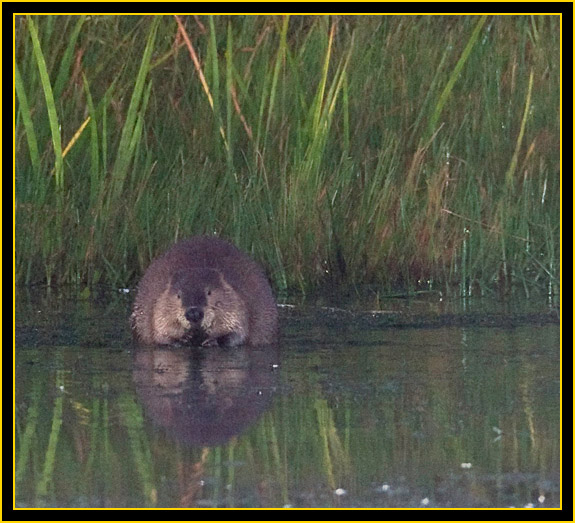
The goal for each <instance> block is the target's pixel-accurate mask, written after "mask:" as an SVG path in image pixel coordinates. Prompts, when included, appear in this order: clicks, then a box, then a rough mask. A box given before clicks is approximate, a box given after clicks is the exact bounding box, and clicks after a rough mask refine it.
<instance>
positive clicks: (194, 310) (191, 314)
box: [186, 307, 204, 323]
mask: <svg viewBox="0 0 575 523" xmlns="http://www.w3.org/2000/svg"><path fill="white" fill-rule="evenodd" d="M203 318H204V311H203V309H202V308H201V307H188V308H187V310H186V320H188V321H189V322H190V323H199V322H200V321H202V319H203Z"/></svg>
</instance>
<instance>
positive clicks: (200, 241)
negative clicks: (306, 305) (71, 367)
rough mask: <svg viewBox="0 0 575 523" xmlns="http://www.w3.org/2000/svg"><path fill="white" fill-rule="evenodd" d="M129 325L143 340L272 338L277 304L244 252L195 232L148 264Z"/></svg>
mask: <svg viewBox="0 0 575 523" xmlns="http://www.w3.org/2000/svg"><path fill="white" fill-rule="evenodd" d="M132 328H133V331H134V335H135V336H136V338H137V339H138V340H140V341H141V342H143V343H146V344H161V345H169V344H182V343H183V344H186V343H191V344H202V345H216V344H218V345H229V346H235V345H242V344H246V345H264V344H271V343H275V342H276V341H277V332H278V318H277V307H276V303H275V300H274V297H273V294H272V291H271V288H270V286H269V283H268V281H267V279H266V277H265V274H264V272H263V271H262V269H261V268H260V266H259V265H258V264H257V263H256V262H254V261H253V260H252V259H251V258H250V257H249V256H248V255H246V254H244V253H243V252H241V251H240V250H239V249H237V248H236V247H235V246H234V245H232V244H231V243H229V242H227V241H225V240H221V239H218V238H215V237H208V236H195V237H192V238H189V239H188V240H184V241H181V242H179V243H177V244H176V245H174V246H173V247H171V248H170V249H169V250H168V251H167V252H166V253H165V254H164V255H162V256H160V257H159V258H156V259H155V260H154V261H153V262H152V263H151V265H150V266H149V267H148V270H147V271H146V273H145V274H144V276H143V278H142V280H141V281H140V284H139V285H138V292H137V295H136V300H135V302H134V309H133V313H132Z"/></svg>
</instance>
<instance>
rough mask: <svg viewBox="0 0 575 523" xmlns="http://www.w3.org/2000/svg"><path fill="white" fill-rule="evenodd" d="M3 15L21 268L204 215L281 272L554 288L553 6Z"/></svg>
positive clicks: (119, 268)
mask: <svg viewBox="0 0 575 523" xmlns="http://www.w3.org/2000/svg"><path fill="white" fill-rule="evenodd" d="M15 24H16V69H15V84H16V113H15V141H16V159H15V162H16V179H15V183H16V277H17V282H19V283H24V284H31V283H38V282H44V283H48V284H51V285H58V284H65V283H78V284H82V285H93V284H96V283H107V284H114V285H130V284H133V283H134V282H135V281H136V280H137V278H138V277H139V275H141V273H142V271H143V270H144V269H145V267H146V266H147V264H148V263H149V262H150V260H151V259H152V258H153V257H154V256H155V255H157V254H158V253H159V252H161V251H162V250H163V249H165V248H166V247H168V246H169V245H170V244H171V243H173V242H174V241H176V240H178V239H179V238H182V237H185V236H188V235H191V234H199V233H207V234H213V233H216V234H219V235H222V236H225V237H228V238H230V239H231V240H233V241H234V242H236V243H237V244H238V245H239V246H240V247H241V248H243V249H245V250H247V251H248V252H251V253H252V254H253V256H254V257H256V258H257V259H258V260H260V261H261V262H262V263H263V264H264V266H265V267H266V269H267V270H268V273H269V274H270V277H271V278H272V280H273V282H274V284H275V286H276V289H278V290H293V289H303V290H309V289H311V288H314V287H318V286H321V285H324V284H329V285H332V284H333V283H342V284H348V283H352V284H361V283H375V284H380V285H383V286H384V287H386V288H388V289H391V288H402V289H405V290H416V289H430V288H431V289H437V290H442V291H446V292H450V293H456V294H461V295H470V294H476V293H484V292H490V291H491V290H494V289H495V290H504V291H508V290H510V289H511V288H514V287H515V286H518V287H520V288H521V289H524V290H525V291H526V292H527V293H530V292H532V291H534V290H543V291H545V292H557V290H558V286H559V270H560V264H559V260H560V219H559V215H560V171H559V168H560V167H559V38H560V34H559V33H560V32H559V19H558V17H550V16H531V17H530V16H525V17H519V16H499V17H487V18H485V17H456V16H438V17H430V16H421V17H417V16H413V17H410V16H387V17H378V16H370V17H353V16H330V17H312V16H303V17H302V16H293V17H291V18H289V17H271V16H255V17H249V16H235V17H234V16H216V17H207V16H200V17H197V18H194V17H190V16H188V17H181V18H180V24H179V23H178V21H177V20H176V19H175V18H173V17H146V16H141V17H140V16H91V17H85V16H83V17H75V16H32V17H26V18H21V17H19V18H18V19H17V20H16V21H15ZM193 57H194V58H193ZM83 126H84V127H83ZM79 130H81V132H78V131H79Z"/></svg>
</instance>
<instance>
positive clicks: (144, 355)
mask: <svg viewBox="0 0 575 523" xmlns="http://www.w3.org/2000/svg"><path fill="white" fill-rule="evenodd" d="M277 358H278V354H277V351H276V350H275V349H274V350H269V349H266V350H258V349H253V348H250V347H241V348H237V349H234V350H229V349H226V348H218V347H214V348H213V349H212V350H209V351H205V352H202V353H201V354H196V353H190V351H187V350H185V349H173V348H172V349H162V348H156V349H140V350H137V351H135V352H134V360H135V361H134V363H135V364H134V382H135V383H136V388H137V391H138V396H139V397H140V399H141V401H142V404H143V406H144V409H145V411H146V415H147V417H148V418H150V419H151V420H152V421H153V422H154V423H155V424H156V425H159V426H161V427H163V428H164V429H166V431H167V433H168V434H169V435H170V436H172V437H173V438H175V439H177V440H179V441H182V442H184V443H187V444H190V445H201V446H212V445H221V444H223V443H225V442H226V441H228V440H229V439H230V438H231V437H232V436H235V435H237V434H239V433H240V432H242V431H243V430H244V429H245V428H247V427H248V426H249V425H251V424H252V423H254V422H255V421H256V419H257V418H258V417H259V416H260V415H261V414H262V413H263V412H264V411H265V410H266V409H267V408H268V407H269V405H270V403H271V398H272V394H273V392H274V390H275V387H276V384H277V380H278V372H277V371H275V370H274V365H276V364H277Z"/></svg>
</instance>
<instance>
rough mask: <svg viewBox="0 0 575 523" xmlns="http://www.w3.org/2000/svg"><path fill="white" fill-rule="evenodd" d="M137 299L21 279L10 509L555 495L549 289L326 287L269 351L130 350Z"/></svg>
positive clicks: (556, 331) (388, 503) (412, 502)
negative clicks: (452, 296) (81, 293)
mask: <svg viewBox="0 0 575 523" xmlns="http://www.w3.org/2000/svg"><path fill="white" fill-rule="evenodd" d="M129 301H130V300H129V298H127V297H118V296H115V295H114V296H111V295H110V294H107V293H104V294H103V295H102V296H101V297H97V298H95V299H92V300H89V301H80V300H77V299H66V298H64V297H45V296H44V297H40V296H38V295H37V294H26V293H24V292H21V293H18V295H17V307H16V400H15V405H16V467H15V470H16V479H15V485H16V506H18V507H41V506H48V507H509V506H515V507H525V506H528V507H531V506H533V507H543V508H549V507H557V506H559V503H560V498H559V495H560V477H559V468H560V443H559V432H560V411H559V400H560V396H559V394H560V381H559V377H560V375H559V364H560V350H559V345H560V343H559V335H560V328H559V325H558V323H557V321H558V319H557V314H556V312H555V311H554V310H553V308H552V307H550V306H549V305H548V304H546V303H544V302H538V303H534V302H533V300H532V301H531V302H529V303H527V302H526V303H519V302H517V301H514V302H513V303H512V305H510V304H509V303H504V304H502V303H495V302H485V301H483V302H466V303H461V302H460V301H453V302H439V301H438V300H437V299H436V298H431V299H429V300H421V301H410V302H407V301H406V300H390V301H388V302H385V303H379V302H378V304H377V305H376V306H375V305H374V304H373V303H371V302H369V303H368V301H366V300H363V301H362V300H359V301H357V302H356V303H349V302H347V303H336V302H335V300H333V299H330V298H325V299H323V300H315V302H314V304H313V305H309V304H308V305H306V306H296V307H282V308H281V324H282V331H283V332H282V342H281V346H280V348H279V350H277V351H275V350H271V349H267V350H262V349H247V348H235V349H214V348H205V349H190V348H179V349H161V348H158V349H146V350H142V349H138V348H137V347H135V346H134V345H133V344H132V341H131V337H130V332H129V327H128V317H129ZM334 303H335V304H336V305H337V307H335V308H334V307H333V304H334ZM382 311H383V312H382Z"/></svg>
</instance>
